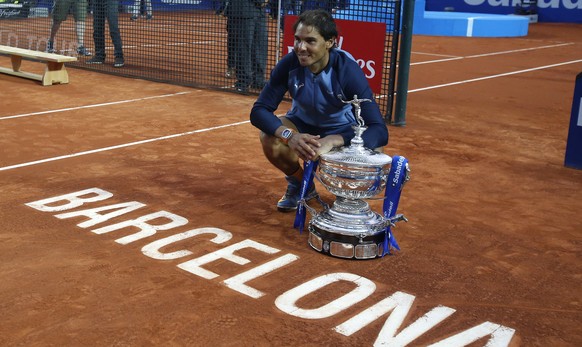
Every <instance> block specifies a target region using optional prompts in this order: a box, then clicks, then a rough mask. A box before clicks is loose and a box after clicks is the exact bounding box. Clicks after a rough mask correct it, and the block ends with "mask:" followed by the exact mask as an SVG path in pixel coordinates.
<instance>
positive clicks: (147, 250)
mask: <svg viewBox="0 0 582 347" xmlns="http://www.w3.org/2000/svg"><path fill="white" fill-rule="evenodd" d="M202 234H215V235H216V237H215V238H213V239H212V240H210V241H211V242H214V243H223V242H226V241H228V240H230V239H231V238H232V234H231V233H229V232H228V231H225V230H222V229H218V228H198V229H192V230H188V231H185V232H183V233H180V234H176V235H172V236H168V237H166V238H163V239H161V240H157V241H154V242H152V243H148V244H147V245H145V246H143V247H142V249H141V251H142V253H143V254H144V255H146V256H148V257H150V258H154V259H159V260H169V259H177V258H182V257H185V256H187V255H190V254H192V252H190V251H188V250H181V251H176V252H172V253H162V252H160V248H162V247H165V246H167V245H170V244H172V243H174V242H178V241H181V240H185V239H188V238H190V237H194V236H197V235H202Z"/></svg>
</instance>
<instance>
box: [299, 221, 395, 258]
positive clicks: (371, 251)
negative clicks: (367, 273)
mask: <svg viewBox="0 0 582 347" xmlns="http://www.w3.org/2000/svg"><path fill="white" fill-rule="evenodd" d="M308 242H309V245H310V246H311V248H313V249H315V250H316V251H318V252H321V253H324V254H327V255H331V256H333V257H338V258H344V259H359V260H362V259H374V258H378V257H382V254H384V233H383V232H382V233H378V234H376V235H369V236H366V237H363V238H362V237H360V236H355V235H354V236H349V235H345V234H338V233H334V232H330V231H325V230H321V229H318V228H315V227H313V226H312V225H310V226H309V239H308Z"/></svg>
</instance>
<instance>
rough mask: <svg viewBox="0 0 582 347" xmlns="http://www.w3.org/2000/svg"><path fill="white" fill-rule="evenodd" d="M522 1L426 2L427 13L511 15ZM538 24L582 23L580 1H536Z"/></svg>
mask: <svg viewBox="0 0 582 347" xmlns="http://www.w3.org/2000/svg"><path fill="white" fill-rule="evenodd" d="M521 3H522V0H426V10H427V11H445V10H447V11H455V12H470V13H491V14H513V13H515V12H516V6H519V5H520V4H521ZM537 14H538V21H539V22H563V23H582V0H538V3H537Z"/></svg>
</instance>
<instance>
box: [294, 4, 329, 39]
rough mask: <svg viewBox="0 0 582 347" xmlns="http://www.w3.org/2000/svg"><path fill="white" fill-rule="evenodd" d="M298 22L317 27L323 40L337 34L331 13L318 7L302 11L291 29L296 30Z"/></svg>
mask: <svg viewBox="0 0 582 347" xmlns="http://www.w3.org/2000/svg"><path fill="white" fill-rule="evenodd" d="M299 24H303V25H305V26H311V27H313V28H315V29H317V31H318V32H319V34H320V35H321V36H322V37H323V39H324V40H325V41H328V40H331V39H332V38H334V37H337V36H338V32H337V27H336V25H335V21H334V20H333V17H332V16H331V13H329V12H328V11H325V10H320V9H318V10H309V11H305V12H303V13H302V14H301V15H300V16H299V18H298V19H297V22H295V24H293V31H297V27H298V26H299Z"/></svg>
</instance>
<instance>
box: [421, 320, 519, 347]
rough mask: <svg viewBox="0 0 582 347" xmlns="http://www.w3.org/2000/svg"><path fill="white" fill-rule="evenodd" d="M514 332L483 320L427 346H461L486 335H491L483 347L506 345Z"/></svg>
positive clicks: (503, 346) (501, 346) (502, 346)
mask: <svg viewBox="0 0 582 347" xmlns="http://www.w3.org/2000/svg"><path fill="white" fill-rule="evenodd" d="M514 333H515V330H514V329H511V328H508V327H505V326H503V325H499V324H494V323H491V322H485V323H481V324H480V325H478V326H476V327H472V328H471V329H469V330H465V331H462V332H460V333H458V334H457V335H453V336H451V337H448V338H446V339H444V340H442V341H440V342H437V343H434V344H432V345H430V346H428V347H463V346H467V345H469V344H471V343H473V342H475V341H477V340H479V339H480V338H483V337H485V336H487V335H491V338H490V339H489V341H487V344H486V345H485V347H507V346H509V342H511V339H512V338H513V334H514Z"/></svg>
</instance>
